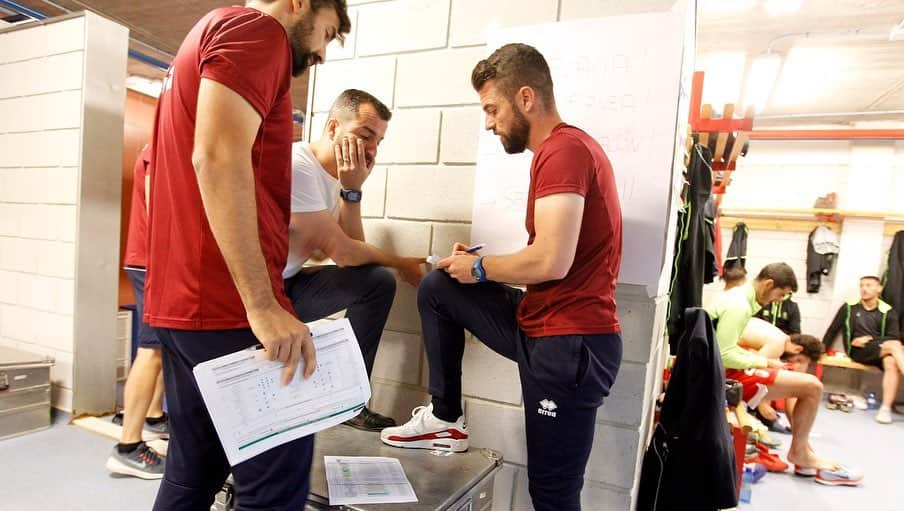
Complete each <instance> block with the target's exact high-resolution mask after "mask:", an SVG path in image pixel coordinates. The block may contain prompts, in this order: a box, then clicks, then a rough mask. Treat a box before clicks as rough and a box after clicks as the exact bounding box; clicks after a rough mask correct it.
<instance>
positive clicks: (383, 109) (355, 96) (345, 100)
mask: <svg viewBox="0 0 904 511" xmlns="http://www.w3.org/2000/svg"><path fill="white" fill-rule="evenodd" d="M361 105H370V106H372V107H374V110H376V111H377V115H379V116H380V119H383V120H384V121H387V122H388V121H389V120H390V119H392V112H391V111H390V110H389V108H388V107H387V106H386V105H384V104H383V102H382V101H380V100H379V99H377V98H376V97H375V96H374V95H373V94H371V93H369V92H365V91H363V90H358V89H345V90H344V91H342V94H339V97H338V98H336V101H333V106H331V107H330V117H336V116H337V115H338V114H339V112H348V113H350V114H353V115H355V116H356V117H357V115H358V112H359V111H360V110H361Z"/></svg>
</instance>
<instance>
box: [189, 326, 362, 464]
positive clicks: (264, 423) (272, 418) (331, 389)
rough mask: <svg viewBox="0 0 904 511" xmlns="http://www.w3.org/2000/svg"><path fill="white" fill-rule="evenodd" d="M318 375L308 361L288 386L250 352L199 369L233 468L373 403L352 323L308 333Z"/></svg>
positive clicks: (276, 368)
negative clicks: (306, 372)
mask: <svg viewBox="0 0 904 511" xmlns="http://www.w3.org/2000/svg"><path fill="white" fill-rule="evenodd" d="M311 335H312V336H313V338H314V346H315V347H316V348H317V368H316V369H315V370H314V374H313V375H312V376H311V377H310V378H309V379H307V380H305V379H304V378H303V377H302V374H303V373H304V361H303V360H302V362H301V364H300V365H299V367H298V370H297V371H296V373H295V378H294V379H293V380H292V382H291V383H289V385H285V386H284V385H282V382H281V376H282V372H283V367H284V365H283V363H282V362H278V361H269V360H267V359H266V358H265V357H264V352H263V350H255V349H248V350H242V351H238V352H236V353H232V354H230V355H226V356H223V357H220V358H216V359H213V360H209V361H207V362H204V363H201V364H198V365H197V366H195V369H194V374H195V379H196V380H197V382H198V387H199V388H200V390H201V396H202V397H203V398H204V403H205V404H206V405H207V411H208V412H209V413H210V417H211V419H212V420H213V425H214V427H215V428H216V431H217V435H218V436H219V437H220V442H221V443H222V444H223V449H224V450H225V451H226V458H227V459H228V460H229V464H230V465H237V464H239V463H241V462H243V461H245V460H247V459H250V458H252V457H254V456H256V455H258V454H260V453H262V452H264V451H266V450H269V449H272V448H274V447H277V446H279V445H282V444H284V443H286V442H289V441H292V440H295V439H297V438H301V437H303V436H307V435H311V434H313V433H316V432H317V431H321V430H324V429H326V428H329V427H331V426H335V425H337V424H341V423H342V422H345V421H346V420H348V419H350V418H352V417H354V416H356V415H358V413H359V412H360V411H361V409H362V408H363V407H364V403H366V402H367V400H368V399H370V382H369V380H368V378H367V371H366V370H365V369H364V359H363V358H362V356H361V349H360V348H359V347H358V341H357V339H356V338H355V333H354V332H353V331H352V327H351V323H349V321H348V319H341V320H337V321H330V322H323V323H321V324H316V325H312V326H311Z"/></svg>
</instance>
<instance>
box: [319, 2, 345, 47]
mask: <svg viewBox="0 0 904 511" xmlns="http://www.w3.org/2000/svg"><path fill="white" fill-rule="evenodd" d="M326 7H332V8H333V10H335V11H336V16H338V17H339V30H338V31H337V32H336V40H337V41H339V43H340V44H345V34H347V33H349V32H351V30H352V20H351V18H349V16H348V5H346V3H345V0H311V12H317V11H319V10H320V9H323V8H326Z"/></svg>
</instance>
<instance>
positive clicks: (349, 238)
mask: <svg viewBox="0 0 904 511" xmlns="http://www.w3.org/2000/svg"><path fill="white" fill-rule="evenodd" d="M390 118H392V113H391V112H390V111H389V109H388V108H386V105H384V104H383V103H381V102H380V100H378V99H377V98H375V97H374V96H372V95H370V94H368V93H367V92H364V91H360V90H356V89H349V90H346V91H344V92H343V93H342V94H340V95H339V97H338V98H337V99H336V101H335V102H334V103H333V106H332V108H331V109H330V113H329V119H328V120H327V122H326V126H325V127H324V130H323V134H322V135H321V136H320V138H319V139H318V140H315V141H313V142H311V143H310V144H308V143H306V142H296V143H295V144H293V146H292V205H291V211H292V216H291V220H290V223H289V258H288V262H287V264H286V269H285V272H284V273H283V278H285V279H286V294H287V295H288V296H289V298H290V299H291V300H292V304H293V307H294V308H295V312H296V313H297V314H298V317H299V319H301V320H302V321H304V322H308V321H313V320H316V319H320V318H323V317H325V316H328V315H330V314H334V313H336V312H339V311H341V310H343V309H345V310H346V317H348V319H349V321H351V324H352V328H353V329H354V331H355V335H356V336H357V337H358V344H359V345H360V346H361V353H362V354H363V355H364V365H365V366H366V368H367V374H368V376H370V374H371V371H372V369H373V365H374V359H375V358H376V355H377V346H378V345H379V343H380V337H381V336H382V334H383V327H384V325H385V324H386V318H387V317H388V316H389V309H390V308H391V307H392V300H393V298H395V290H396V281H395V277H394V276H393V274H392V273H391V272H390V271H389V270H387V269H386V268H387V267H388V268H393V269H395V270H396V271H398V273H399V275H400V277H401V278H402V280H404V281H405V282H407V283H409V284H411V285H412V286H415V287H416V286H417V285H418V283H419V282H420V280H421V277H423V276H424V268H423V266H422V265H423V264H424V262H425V259H424V258H423V257H400V256H398V255H395V254H392V253H390V252H387V251H385V250H381V249H379V248H377V247H375V246H373V245H370V244H368V243H366V242H365V241H364V228H363V226H362V224H361V199H362V193H361V187H362V185H363V184H364V181H365V180H366V179H367V177H368V176H369V175H370V172H371V170H372V169H373V167H374V160H375V159H376V157H377V146H378V145H379V144H380V142H381V141H382V140H383V135H384V134H385V133H386V127H387V125H388V123H389V120H390ZM327 258H329V259H332V261H333V262H334V263H335V264H334V265H325V266H307V267H305V266H304V265H305V263H306V262H308V261H322V260H324V259H327ZM346 424H348V425H350V426H352V427H355V428H358V429H363V430H366V431H380V430H382V429H383V428H386V427H390V426H395V424H396V423H395V421H394V420H393V419H391V418H389V417H384V416H382V415H380V414H378V413H375V412H373V411H371V410H369V409H368V408H364V410H363V411H362V412H361V414H360V415H358V416H357V417H355V418H354V419H351V420H350V421H348V422H346Z"/></svg>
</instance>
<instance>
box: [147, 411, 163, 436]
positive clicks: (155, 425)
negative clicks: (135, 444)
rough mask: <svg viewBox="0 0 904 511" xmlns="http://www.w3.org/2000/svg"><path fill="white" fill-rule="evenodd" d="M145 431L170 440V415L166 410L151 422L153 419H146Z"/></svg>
mask: <svg viewBox="0 0 904 511" xmlns="http://www.w3.org/2000/svg"><path fill="white" fill-rule="evenodd" d="M144 431H145V432H146V433H150V434H151V435H150V436H156V437H157V438H160V439H161V440H169V416H168V415H167V414H166V412H164V413H163V415H162V416H161V417H158V418H156V419H154V420H153V422H151V419H145V420H144Z"/></svg>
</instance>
